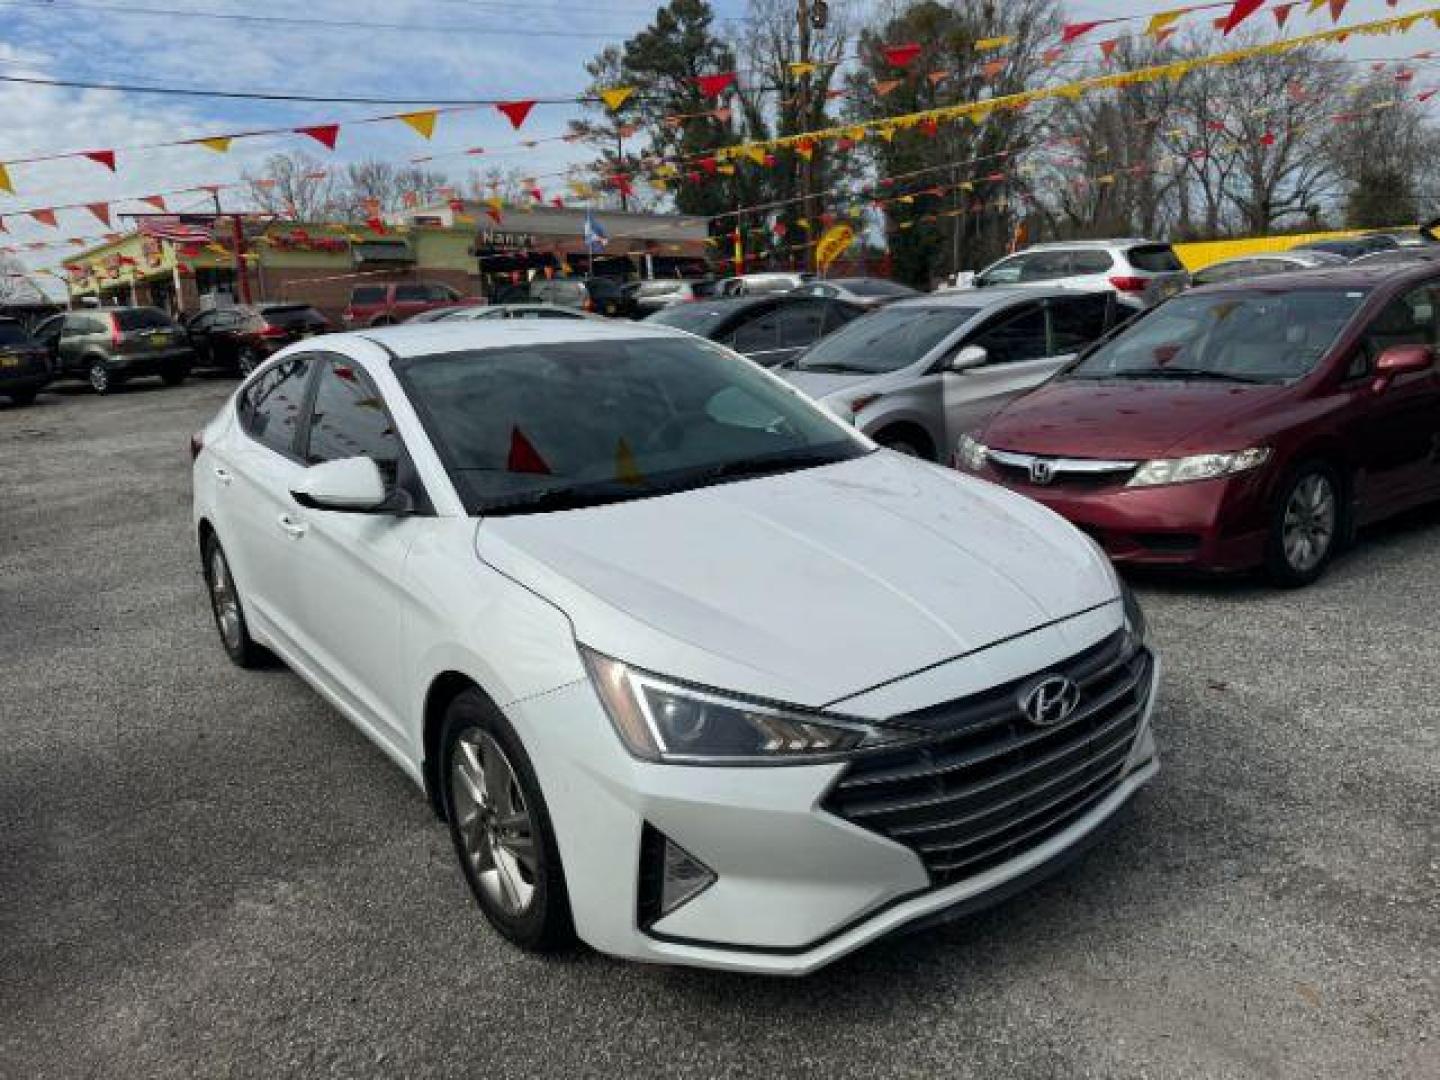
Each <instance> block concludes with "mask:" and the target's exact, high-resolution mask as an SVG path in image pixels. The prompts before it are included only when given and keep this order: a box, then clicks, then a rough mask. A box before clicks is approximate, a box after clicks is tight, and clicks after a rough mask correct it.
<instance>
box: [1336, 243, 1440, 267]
mask: <svg viewBox="0 0 1440 1080" xmlns="http://www.w3.org/2000/svg"><path fill="white" fill-rule="evenodd" d="M1436 260H1440V244H1426V245H1424V246H1413V245H1407V246H1404V247H1398V248H1391V249H1389V250H1386V251H1372V252H1370V254H1368V255H1361V256H1360V257H1359V258H1358V259H1355V260H1353V261H1352V262H1351V264H1350V265H1351V266H1387V265H1395V264H1397V263H1398V264H1409V263H1418V262H1435V261H1436Z"/></svg>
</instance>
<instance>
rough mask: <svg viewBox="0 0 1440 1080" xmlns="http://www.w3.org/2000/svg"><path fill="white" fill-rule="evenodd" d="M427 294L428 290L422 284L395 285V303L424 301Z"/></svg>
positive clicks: (427, 296) (427, 297)
mask: <svg viewBox="0 0 1440 1080" xmlns="http://www.w3.org/2000/svg"><path fill="white" fill-rule="evenodd" d="M429 296H430V290H429V288H427V287H426V286H424V285H396V286H395V302H396V303H397V304H415V303H424V302H425V301H426V300H427V299H429Z"/></svg>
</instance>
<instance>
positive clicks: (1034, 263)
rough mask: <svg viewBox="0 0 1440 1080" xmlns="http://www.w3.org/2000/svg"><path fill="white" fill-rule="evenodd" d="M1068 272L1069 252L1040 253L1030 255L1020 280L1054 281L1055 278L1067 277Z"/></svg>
mask: <svg viewBox="0 0 1440 1080" xmlns="http://www.w3.org/2000/svg"><path fill="white" fill-rule="evenodd" d="M1070 272H1071V271H1070V252H1068V251H1042V252H1038V253H1036V254H1034V255H1031V256H1030V258H1029V259H1028V260H1027V261H1026V263H1025V268H1024V269H1023V270H1022V271H1021V273H1020V280H1021V281H1022V282H1023V281H1054V280H1055V279H1056V278H1062V277H1069V276H1070Z"/></svg>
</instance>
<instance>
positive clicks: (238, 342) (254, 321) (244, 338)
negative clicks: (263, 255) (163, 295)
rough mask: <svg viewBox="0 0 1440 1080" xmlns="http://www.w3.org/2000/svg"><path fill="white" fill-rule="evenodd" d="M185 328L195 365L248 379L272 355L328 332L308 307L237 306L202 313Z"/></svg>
mask: <svg viewBox="0 0 1440 1080" xmlns="http://www.w3.org/2000/svg"><path fill="white" fill-rule="evenodd" d="M185 328H186V330H187V331H189V334H190V343H191V344H192V345H193V346H194V348H195V362H196V363H197V364H206V365H209V366H211V367H226V368H233V369H235V370H237V371H239V372H240V374H242V375H249V374H250V372H252V371H254V370H255V369H256V368H257V367H259V366H260V364H261V363H262V362H263V361H264V360H265V359H267V358H268V357H269V356H270V355H271V354H272V353H276V352H279V351H280V350H281V349H283V348H285V346H286V345H292V344H294V343H295V342H297V341H300V340H301V339H302V338H308V337H314V336H315V335H316V334H323V333H326V332H327V331H328V330H329V329H330V324H329V322H327V321H326V319H325V316H324V315H321V314H320V312H318V311H316V310H315V309H314V308H313V307H311V306H310V305H309V304H263V303H262V304H237V305H235V306H234V307H227V308H216V309H214V310H213V311H202V312H200V314H199V315H196V316H195V317H194V318H193V319H191V320H190V321H189V322H188V323H186V324H185Z"/></svg>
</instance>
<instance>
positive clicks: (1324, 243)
mask: <svg viewBox="0 0 1440 1080" xmlns="http://www.w3.org/2000/svg"><path fill="white" fill-rule="evenodd" d="M1399 246H1400V245H1399V244H1398V243H1396V241H1395V238H1394V237H1393V236H1387V235H1383V234H1380V235H1375V236H1350V237H1337V238H1336V239H1333V240H1310V241H1307V242H1306V243H1303V244H1296V245H1295V246H1294V247H1293V248H1291V249H1290V250H1291V251H1327V252H1329V253H1330V254H1332V255H1339V256H1340V257H1341V258H1343V259H1344V260H1345V261H1346V262H1352V261H1354V260H1355V259H1358V258H1360V257H1361V256H1362V255H1369V254H1372V253H1373V252H1376V251H1392V250H1394V249H1395V248H1398V247H1399Z"/></svg>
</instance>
